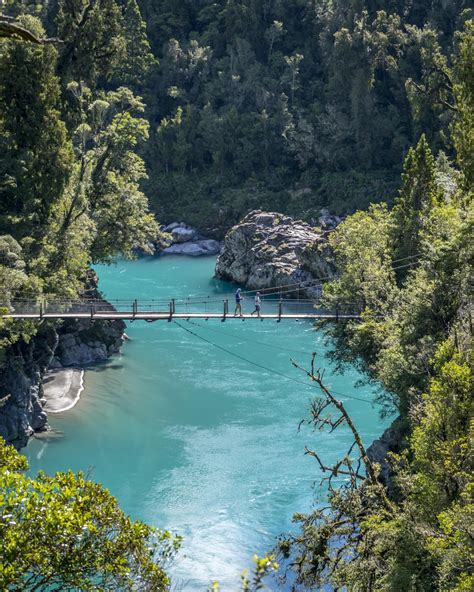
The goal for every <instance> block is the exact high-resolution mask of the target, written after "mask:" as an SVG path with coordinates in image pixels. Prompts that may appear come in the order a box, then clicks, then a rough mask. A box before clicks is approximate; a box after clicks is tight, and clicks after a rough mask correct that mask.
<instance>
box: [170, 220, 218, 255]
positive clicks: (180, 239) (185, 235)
mask: <svg viewBox="0 0 474 592" xmlns="http://www.w3.org/2000/svg"><path fill="white" fill-rule="evenodd" d="M161 230H162V231H163V232H166V233H168V234H169V235H170V239H169V241H168V244H167V245H165V247H164V248H163V249H162V251H161V253H162V254H163V255H188V256H191V257H199V256H201V255H217V254H218V253H220V251H221V248H222V243H220V242H219V241H216V240H213V239H208V238H205V237H204V236H202V235H201V234H200V233H199V231H197V230H196V229H195V228H192V227H191V226H188V225H187V224H185V223H184V222H173V223H172V224H168V226H165V227H164V228H162V229H161Z"/></svg>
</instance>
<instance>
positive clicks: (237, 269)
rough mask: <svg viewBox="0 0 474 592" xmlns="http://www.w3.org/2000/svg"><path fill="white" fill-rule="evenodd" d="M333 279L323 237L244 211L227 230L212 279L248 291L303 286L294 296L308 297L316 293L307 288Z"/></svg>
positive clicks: (285, 220)
mask: <svg viewBox="0 0 474 592" xmlns="http://www.w3.org/2000/svg"><path fill="white" fill-rule="evenodd" d="M334 274H335V267H334V263H333V260H332V253H331V249H330V247H329V244H328V241H327V238H326V236H325V233H324V232H322V231H321V230H318V229H315V228H312V227H311V226H310V225H309V224H307V223H306V222H302V221H300V220H294V219H293V218H290V217H289V216H285V215H283V214H278V213H275V212H262V211H260V210H254V211H253V212H250V213H249V214H248V215H247V216H245V218H244V219H243V220H242V221H241V222H240V223H239V224H237V225H236V226H234V227H233V228H231V229H230V230H229V232H228V233H227V235H226V237H225V240H224V247H223V250H222V253H221V255H220V256H219V258H218V260H217V263H216V277H218V278H221V279H225V280H231V281H234V282H237V283H239V284H241V285H244V286H245V287H247V288H249V289H263V288H271V287H275V286H283V285H287V284H294V283H307V284H309V285H308V287H306V288H305V289H303V290H301V291H300V295H302V296H303V295H305V296H307V297H309V298H312V297H315V296H318V294H319V288H315V287H311V284H313V286H314V284H315V282H316V280H318V279H319V278H327V277H332V276H334ZM316 283H317V282H316Z"/></svg>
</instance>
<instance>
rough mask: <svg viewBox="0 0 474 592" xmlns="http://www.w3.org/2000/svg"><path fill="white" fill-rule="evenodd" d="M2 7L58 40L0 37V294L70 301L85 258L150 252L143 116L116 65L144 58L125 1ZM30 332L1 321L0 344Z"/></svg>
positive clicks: (79, 285)
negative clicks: (40, 41) (43, 41)
mask: <svg viewBox="0 0 474 592" xmlns="http://www.w3.org/2000/svg"><path fill="white" fill-rule="evenodd" d="M78 4H80V3H78ZM102 4H103V5H102ZM81 6H82V12H81ZM7 8H9V9H10V12H11V13H12V14H18V13H20V15H19V16H18V19H17V21H16V23H15V24H16V25H18V26H20V27H22V28H24V29H25V30H28V31H30V32H31V33H32V34H34V36H35V37H36V38H38V39H43V38H44V37H45V36H46V35H45V30H44V25H46V26H52V23H53V22H54V23H55V25H54V27H55V32H56V33H58V34H60V35H61V36H62V37H63V40H64V43H62V44H59V45H58V44H57V43H47V44H36V43H30V42H25V41H23V40H19V39H16V38H14V37H13V38H8V39H6V40H4V41H2V43H1V45H0V237H1V238H0V241H1V244H2V249H1V254H2V257H1V260H0V275H1V277H2V279H3V280H4V281H2V283H1V285H0V301H1V303H2V304H5V305H8V304H9V302H10V301H11V300H12V298H19V297H24V298H39V297H46V298H47V297H51V296H54V297H58V296H59V297H68V298H74V297H76V296H77V295H78V294H79V293H80V292H81V290H82V289H83V285H84V280H85V276H86V272H87V269H88V267H89V265H90V264H91V262H98V261H109V260H111V259H112V258H114V257H116V256H119V255H120V256H125V257H127V256H133V254H134V252H135V250H136V249H137V248H141V249H143V250H145V251H146V250H149V249H150V244H151V241H153V240H155V239H156V238H157V235H158V227H157V224H156V221H155V219H154V216H153V215H152V214H151V213H150V212H149V210H148V202H147V199H146V197H145V195H144V194H143V192H142V191H141V187H140V185H141V182H142V180H143V179H144V178H145V177H146V173H145V165H144V162H143V160H142V158H141V157H140V156H139V154H138V146H139V144H141V143H143V142H144V141H146V139H147V138H148V133H149V124H148V122H147V120H146V119H144V118H143V111H144V105H143V102H142V100H141V99H140V98H139V97H138V96H136V95H135V94H134V93H133V91H132V90H130V89H129V88H127V87H125V86H124V85H123V83H124V82H125V83H128V82H129V81H130V80H131V72H130V71H129V70H127V71H126V69H125V67H124V63H126V64H128V66H130V67H133V68H136V67H137V64H136V61H137V60H139V59H142V60H143V63H145V64H146V63H152V62H153V59H152V57H151V54H150V53H149V46H148V44H147V42H146V37H145V36H144V33H143V23H142V21H141V19H140V17H139V12H138V9H137V7H136V4H135V3H134V2H128V3H127V4H126V5H125V6H122V5H121V4H119V3H117V2H104V3H93V5H92V4H91V5H89V4H87V3H83V4H82V5H80V6H76V4H75V3H69V2H67V3H63V2H59V3H57V4H55V5H54V10H53V7H52V6H50V7H49V8H48V10H47V11H45V9H43V7H42V6H40V5H38V6H36V5H34V4H33V5H31V4H28V5H26V4H23V3H22V2H16V1H15V2H13V1H12V2H8V3H7ZM25 13H26V14H25ZM131 13H132V16H130V17H129V18H128V17H127V18H128V21H127V26H126V24H125V16H124V15H130V14H131ZM39 17H42V21H43V24H42V22H41V20H40V18H39ZM130 27H132V31H131V30H130ZM134 27H135V28H138V33H136V32H135V30H134ZM140 27H141V28H140ZM140 31H141V35H142V43H141V44H140V40H139V39H138V40H136V39H135V38H133V39H132V38H131V36H133V35H135V34H137V35H139V34H140ZM141 69H142V70H143V68H141ZM84 78H85V80H84ZM33 332H34V328H33V326H28V325H27V324H18V323H17V324H15V325H13V326H12V325H11V324H7V326H5V323H4V330H3V331H2V333H1V335H0V346H1V345H8V344H9V343H12V342H14V341H15V340H16V339H18V338H20V337H23V338H28V336H30V335H31V334H32V333H33Z"/></svg>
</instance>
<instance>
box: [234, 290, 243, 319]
mask: <svg viewBox="0 0 474 592" xmlns="http://www.w3.org/2000/svg"><path fill="white" fill-rule="evenodd" d="M241 292H242V289H241V288H237V292H236V293H235V312H234V317H236V316H237V314H238V315H239V316H240V317H241V316H243V315H242V300H243V299H244V297H243V296H242V294H241Z"/></svg>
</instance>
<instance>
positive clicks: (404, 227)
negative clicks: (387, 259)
mask: <svg viewBox="0 0 474 592" xmlns="http://www.w3.org/2000/svg"><path fill="white" fill-rule="evenodd" d="M438 201H439V195H438V187H437V184H436V168H435V159H434V157H433V154H432V153H431V150H430V147H429V146H428V142H427V140H426V137H425V136H424V135H422V136H421V138H420V140H419V141H418V144H417V145H416V147H415V148H410V150H409V152H408V154H407V157H406V158H405V162H404V167H403V174H402V186H401V189H400V193H399V195H398V197H397V200H396V205H395V208H394V211H393V222H394V226H393V236H394V241H395V248H394V258H395V259H397V260H403V259H405V258H407V257H414V256H417V255H419V254H420V240H421V231H422V229H423V227H424V226H425V225H426V221H427V218H428V216H429V213H430V210H431V208H433V207H434V206H435V205H436V204H437V203H438ZM405 276H406V271H405V270H400V271H399V273H398V277H400V278H404V277H405Z"/></svg>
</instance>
